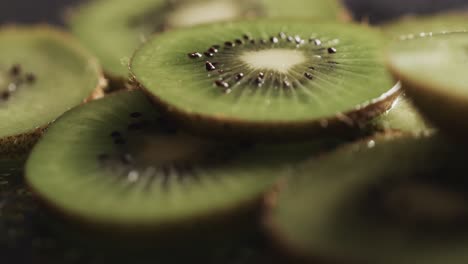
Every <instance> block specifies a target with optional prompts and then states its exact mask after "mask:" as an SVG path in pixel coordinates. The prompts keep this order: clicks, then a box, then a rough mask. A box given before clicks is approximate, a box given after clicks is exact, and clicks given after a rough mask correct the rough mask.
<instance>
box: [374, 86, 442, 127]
mask: <svg viewBox="0 0 468 264" xmlns="http://www.w3.org/2000/svg"><path fill="white" fill-rule="evenodd" d="M368 128H369V130H370V131H373V132H386V131H400V132H410V133H424V132H428V131H432V130H433V128H432V126H431V125H430V124H429V123H428V122H427V121H426V120H425V118H424V117H422V116H421V114H420V113H419V111H418V110H417V109H416V108H415V107H414V105H413V103H412V102H411V100H410V99H409V98H408V97H407V96H406V95H404V94H402V95H400V96H399V97H398V98H397V99H396V100H395V101H394V102H393V105H392V108H390V109H389V110H388V111H387V112H385V113H383V114H382V115H380V116H378V117H376V118H375V119H373V120H372V121H371V122H370V123H369V126H368Z"/></svg>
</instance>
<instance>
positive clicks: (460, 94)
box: [387, 32, 468, 138]
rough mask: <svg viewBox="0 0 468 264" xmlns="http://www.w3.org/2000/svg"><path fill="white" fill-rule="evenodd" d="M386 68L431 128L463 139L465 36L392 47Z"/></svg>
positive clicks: (467, 66)
mask: <svg viewBox="0 0 468 264" xmlns="http://www.w3.org/2000/svg"><path fill="white" fill-rule="evenodd" d="M387 53H388V54H387V61H388V67H389V69H390V71H391V72H392V74H393V75H394V77H395V79H399V80H401V83H402V86H403V88H404V90H405V91H406V93H407V95H408V96H409V97H410V98H411V99H412V101H413V102H414V104H415V106H416V107H417V108H418V109H419V110H420V111H421V113H422V114H423V115H424V116H425V117H426V118H427V119H428V120H429V121H430V122H431V123H433V124H434V126H436V127H438V128H440V129H441V130H443V131H444V132H447V133H452V134H455V135H459V136H460V137H462V138H464V137H465V135H466V131H468V122H466V121H465V118H464V117H465V116H466V114H467V113H468V85H467V84H468V77H467V75H466V72H467V71H468V63H467V61H468V33H465V32H455V33H445V34H433V35H428V36H426V37H414V38H409V39H406V40H402V41H397V42H395V43H394V44H392V45H391V46H390V47H389V49H388V52H387Z"/></svg>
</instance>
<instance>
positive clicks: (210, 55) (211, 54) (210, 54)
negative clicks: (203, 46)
mask: <svg viewBox="0 0 468 264" xmlns="http://www.w3.org/2000/svg"><path fill="white" fill-rule="evenodd" d="M203 54H205V56H207V57H209V58H211V57H214V54H213V53H211V52H208V51H207V52H205V53H203Z"/></svg>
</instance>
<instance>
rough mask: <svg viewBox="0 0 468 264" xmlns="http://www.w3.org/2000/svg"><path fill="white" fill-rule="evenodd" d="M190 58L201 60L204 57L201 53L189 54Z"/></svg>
mask: <svg viewBox="0 0 468 264" xmlns="http://www.w3.org/2000/svg"><path fill="white" fill-rule="evenodd" d="M188 56H189V58H191V59H198V58H201V57H202V55H201V54H200V53H199V52H193V53H189V54H188Z"/></svg>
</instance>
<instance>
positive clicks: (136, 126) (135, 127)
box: [127, 122, 144, 130]
mask: <svg viewBox="0 0 468 264" xmlns="http://www.w3.org/2000/svg"><path fill="white" fill-rule="evenodd" d="M143 126H144V125H143V123H140V122H138V123H131V124H130V125H128V127H127V128H128V129H129V130H141V129H143Z"/></svg>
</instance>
